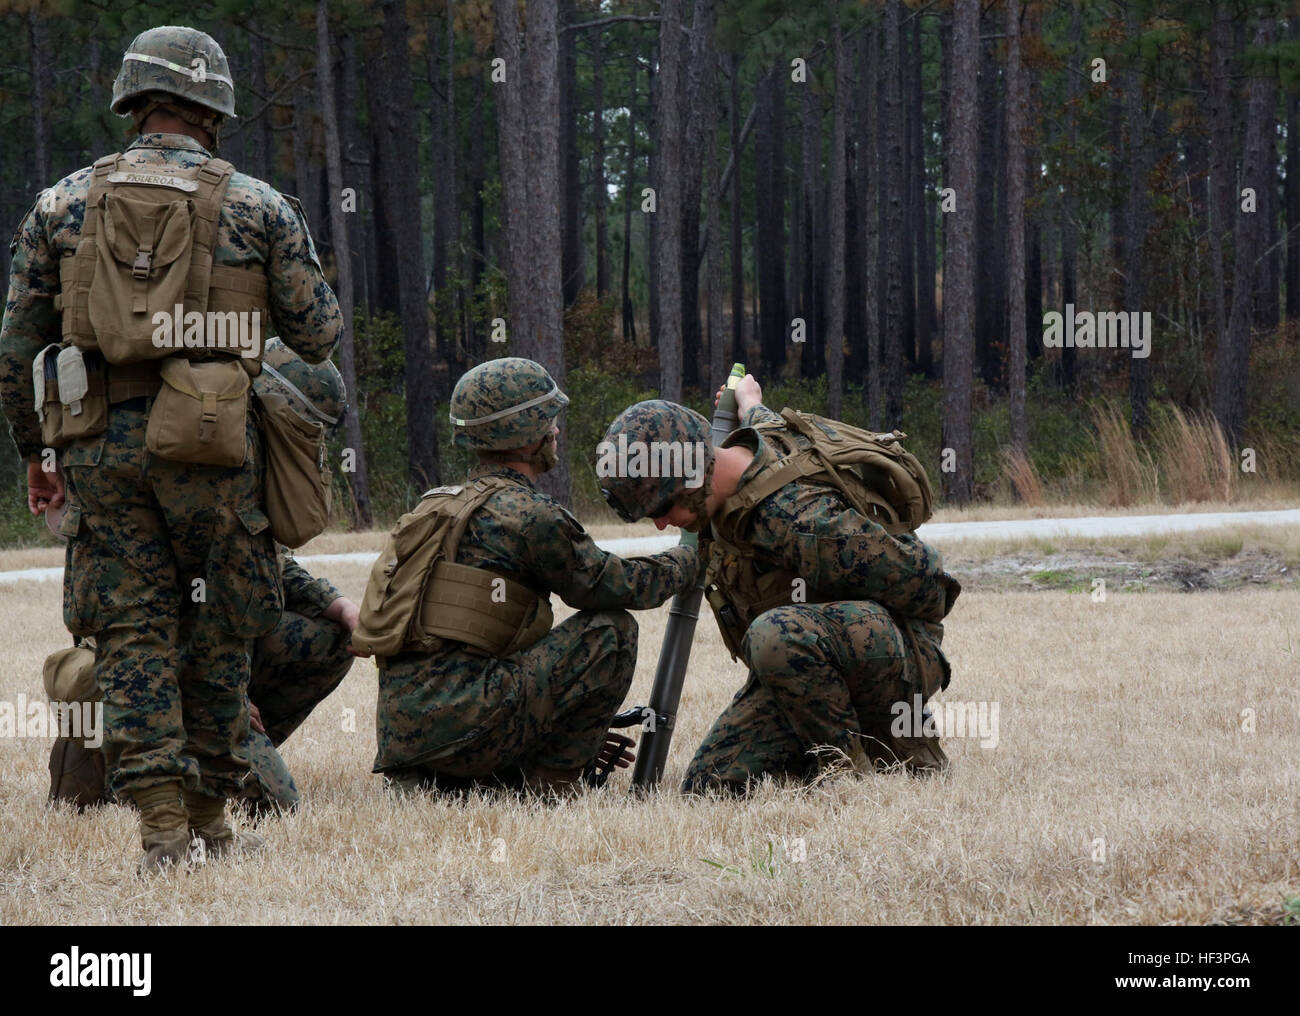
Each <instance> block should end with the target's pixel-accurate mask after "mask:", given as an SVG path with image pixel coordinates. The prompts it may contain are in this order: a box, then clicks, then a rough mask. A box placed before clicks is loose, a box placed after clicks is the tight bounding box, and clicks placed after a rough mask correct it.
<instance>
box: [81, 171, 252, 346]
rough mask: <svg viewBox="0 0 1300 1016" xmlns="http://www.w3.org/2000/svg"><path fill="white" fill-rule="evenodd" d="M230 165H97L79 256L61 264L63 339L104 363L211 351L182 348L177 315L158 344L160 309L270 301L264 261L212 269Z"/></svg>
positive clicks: (220, 308)
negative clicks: (94, 352)
mask: <svg viewBox="0 0 1300 1016" xmlns="http://www.w3.org/2000/svg"><path fill="white" fill-rule="evenodd" d="M234 172H235V167H234V166H232V165H231V164H230V163H229V162H226V161H225V160H224V159H211V160H209V161H208V162H205V163H203V164H202V165H200V166H196V167H194V168H192V169H180V168H169V169H167V170H155V171H147V170H144V169H137V168H130V167H129V166H127V164H126V163H125V161H124V160H123V157H122V156H121V155H120V154H114V155H109V156H105V157H104V158H102V159H100V160H98V161H97V162H96V163H95V165H94V168H93V175H92V177H91V182H90V190H89V193H88V194H87V196H86V214H85V218H84V220H83V222H82V226H81V239H80V240H79V242H78V243H77V250H76V254H75V255H74V256H73V257H70V258H64V259H63V260H62V261H61V262H60V265H59V276H60V283H61V290H62V291H61V293H60V300H59V305H60V307H61V308H62V311H63V338H64V341H65V342H69V343H72V344H73V345H76V346H78V347H80V348H82V349H98V350H99V351H100V352H101V353H102V354H103V355H104V359H106V360H107V361H108V362H109V363H113V364H126V363H137V362H140V361H142V360H156V359H161V358H163V357H167V356H173V355H183V356H191V357H194V358H199V359H203V358H207V357H210V356H212V355H213V350H212V349H211V348H208V347H204V348H197V347H195V348H188V349H187V348H185V347H184V346H183V343H182V336H181V335H178V334H176V333H177V332H178V331H180V330H181V327H182V322H180V321H174V320H173V321H172V325H171V328H170V335H169V336H168V342H167V344H165V345H163V344H159V343H158V342H155V341H154V340H155V334H156V332H157V329H158V327H159V325H158V322H157V321H156V320H155V319H156V316H157V315H159V314H166V315H168V317H169V318H172V317H173V315H174V314H175V312H176V309H177V308H178V307H179V308H181V309H182V311H183V312H184V313H188V312H190V311H198V312H199V313H206V312H208V311H212V312H223V313H224V312H229V311H236V312H240V311H244V312H251V311H254V310H257V311H260V312H263V313H264V312H265V310H266V307H267V299H266V294H267V284H266V276H265V274H264V273H263V272H262V271H261V269H260V268H255V267H249V268H230V267H215V268H214V267H213V264H212V250H213V246H214V244H215V242H216V236H217V225H218V223H219V221H220V218H221V204H222V201H223V200H224V199H225V194H226V189H227V187H228V186H229V184H230V178H231V176H232V175H233V174H234Z"/></svg>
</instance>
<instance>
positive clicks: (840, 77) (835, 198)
mask: <svg viewBox="0 0 1300 1016" xmlns="http://www.w3.org/2000/svg"><path fill="white" fill-rule="evenodd" d="M832 33H833V34H832V43H833V48H834V53H835V96H834V99H833V104H832V106H831V152H830V172H829V176H830V203H829V206H828V208H827V214H828V217H829V220H830V222H829V225H830V237H829V239H830V243H829V244H828V248H829V249H828V251H827V260H828V263H829V265H828V267H829V270H830V274H829V280H828V281H829V283H830V285H829V293H828V296H827V299H826V305H827V306H826V314H827V318H828V321H827V329H826V379H827V389H828V392H829V396H828V409H829V411H830V415H831V417H832V418H834V419H839V417H840V414H841V412H842V410H843V401H844V257H845V251H844V133H845V127H844V105H845V102H846V101H847V93H848V90H849V86H848V72H847V70H846V68H845V66H844V35H843V32H842V31H841V29H840V19H839V15H838V14H836V16H835V19H834V27H833V28H832Z"/></svg>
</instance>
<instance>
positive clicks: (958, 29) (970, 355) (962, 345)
mask: <svg viewBox="0 0 1300 1016" xmlns="http://www.w3.org/2000/svg"><path fill="white" fill-rule="evenodd" d="M953 7H954V11H953V31H952V56H951V65H952V67H951V82H952V94H951V95H950V96H949V103H948V107H949V112H950V122H949V124H948V131H947V135H946V137H945V139H944V141H945V144H946V147H947V149H948V151H947V159H946V162H947V166H948V179H947V180H946V181H945V185H946V186H948V187H951V188H952V189H953V190H954V192H955V197H956V207H955V209H954V210H953V211H951V212H949V213H948V214H947V221H946V226H945V229H944V241H945V245H944V257H943V265H944V286H943V391H944V416H943V445H944V449H943V455H944V456H947V453H948V450H949V449H951V451H952V453H953V454H952V456H951V468H947V464H946V463H944V462H942V461H941V466H942V467H944V468H943V471H942V476H943V493H944V497H945V498H947V499H948V500H950V501H953V502H955V503H957V504H968V503H969V502H970V500H971V498H972V496H973V493H974V476H975V470H974V457H973V441H972V422H973V421H972V405H971V403H972V398H971V395H972V390H971V389H972V383H973V380H974V349H973V347H972V325H973V324H974V313H975V303H974V283H975V274H974V260H973V258H974V240H975V207H976V202H977V201H978V200H979V199H978V196H977V195H976V192H975V164H976V158H975V149H976V143H977V141H976V135H975V118H976V96H977V90H976V89H975V88H973V87H971V86H972V82H974V81H975V76H976V73H977V66H978V53H979V31H980V23H979V22H980V19H979V0H954V3H953Z"/></svg>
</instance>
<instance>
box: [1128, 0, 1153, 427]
mask: <svg viewBox="0 0 1300 1016" xmlns="http://www.w3.org/2000/svg"><path fill="white" fill-rule="evenodd" d="M1124 31H1125V35H1126V36H1127V37H1128V39H1129V40H1130V41H1136V39H1137V37H1138V35H1139V33H1140V31H1141V23H1140V21H1139V16H1138V12H1137V9H1136V6H1135V3H1134V0H1129V2H1128V5H1127V8H1126V10H1125V19H1124ZM1137 59H1138V58H1137V57H1136V56H1134V57H1133V63H1132V64H1131V65H1130V66H1129V67H1128V68H1127V69H1126V70H1125V72H1124V135H1125V146H1124V147H1125V149H1126V151H1127V153H1128V165H1127V172H1126V174H1125V175H1126V177H1127V179H1128V195H1127V198H1126V200H1125V203H1124V307H1125V309H1126V310H1128V311H1129V312H1130V313H1131V312H1134V311H1141V310H1142V309H1143V304H1144V301H1145V295H1146V294H1145V291H1144V282H1145V279H1144V277H1143V275H1144V270H1143V263H1142V261H1143V259H1142V248H1143V243H1144V240H1145V237H1146V224H1147V169H1148V167H1147V137H1146V114H1145V110H1144V107H1143V102H1142V78H1141V75H1140V74H1139V71H1138V67H1137V63H1136V61H1137ZM1128 393H1129V410H1130V413H1131V419H1130V424H1129V426H1130V429H1131V430H1132V432H1133V436H1134V438H1136V439H1138V440H1142V439H1143V438H1145V437H1146V434H1147V431H1148V430H1149V429H1150V426H1151V418H1150V414H1149V411H1148V403H1149V401H1150V398H1151V360H1150V358H1149V357H1141V358H1138V357H1130V358H1129V380H1128Z"/></svg>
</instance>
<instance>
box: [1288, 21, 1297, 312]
mask: <svg viewBox="0 0 1300 1016" xmlns="http://www.w3.org/2000/svg"><path fill="white" fill-rule="evenodd" d="M1289 35H1290V41H1291V43H1292V44H1295V43H1296V42H1300V18H1291V19H1290V32H1289ZM1298 103H1300V91H1296V90H1295V89H1288V91H1287V93H1286V230H1287V232H1286V316H1287V320H1288V321H1290V320H1294V319H1295V318H1297V317H1300V138H1298V137H1296V131H1297V130H1300V118H1297V116H1296V106H1297V104H1298Z"/></svg>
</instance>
